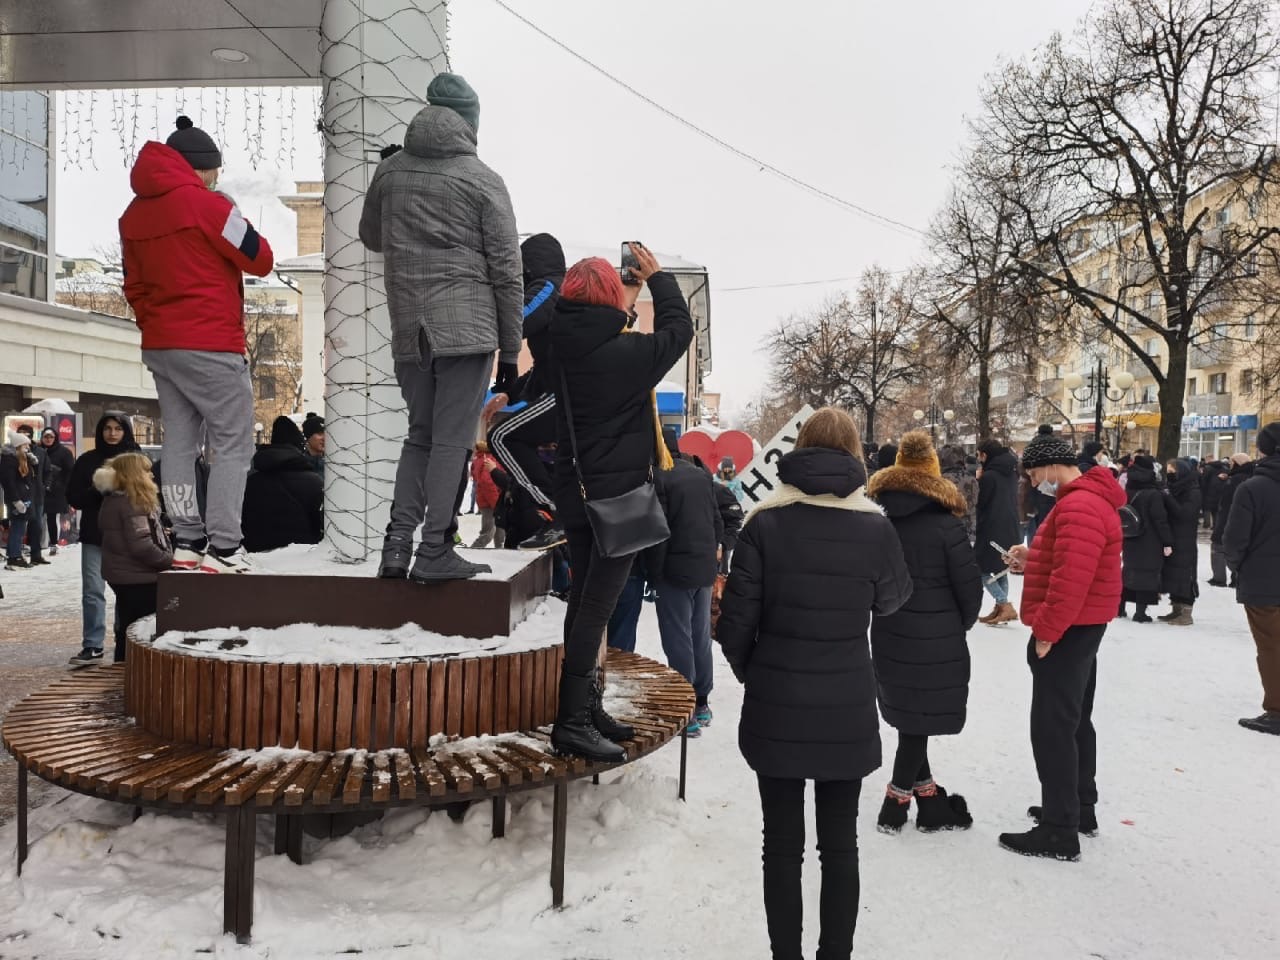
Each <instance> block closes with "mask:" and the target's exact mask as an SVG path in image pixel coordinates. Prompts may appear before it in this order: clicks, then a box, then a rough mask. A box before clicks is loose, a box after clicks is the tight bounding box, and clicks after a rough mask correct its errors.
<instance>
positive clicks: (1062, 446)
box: [1022, 433, 1079, 470]
mask: <svg viewBox="0 0 1280 960" xmlns="http://www.w3.org/2000/svg"><path fill="white" fill-rule="evenodd" d="M1078 460H1079V458H1078V457H1077V456H1076V452H1075V451H1074V450H1072V449H1071V444H1069V443H1067V441H1065V440H1063V439H1061V438H1059V437H1055V436H1052V435H1047V434H1043V433H1037V434H1036V435H1035V436H1034V437H1032V438H1031V441H1030V442H1029V443H1028V444H1027V446H1026V448H1025V449H1024V450H1023V451H1022V469H1024V470H1034V469H1036V468H1037V467H1049V466H1053V465H1054V464H1062V465H1063V466H1067V467H1074V466H1076V464H1077V462H1078Z"/></svg>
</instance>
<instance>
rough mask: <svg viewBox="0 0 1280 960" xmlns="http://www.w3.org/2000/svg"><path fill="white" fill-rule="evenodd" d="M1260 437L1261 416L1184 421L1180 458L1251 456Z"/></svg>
mask: <svg viewBox="0 0 1280 960" xmlns="http://www.w3.org/2000/svg"><path fill="white" fill-rule="evenodd" d="M1257 436H1258V415H1257V414H1256V413H1249V414H1236V413H1230V414H1222V415H1220V416H1205V417H1183V418H1182V445H1181V446H1180V447H1179V448H1178V454H1179V456H1183V457H1195V458H1196V459H1197V460H1223V459H1225V458H1227V457H1229V456H1231V455H1232V454H1233V453H1250V452H1251V451H1252V450H1253V444H1254V441H1255V440H1256V439H1257Z"/></svg>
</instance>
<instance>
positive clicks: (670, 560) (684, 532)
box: [645, 458, 724, 590]
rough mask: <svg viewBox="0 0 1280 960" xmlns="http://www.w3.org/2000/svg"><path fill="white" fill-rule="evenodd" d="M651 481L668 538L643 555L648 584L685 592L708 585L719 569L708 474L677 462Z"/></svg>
mask: <svg viewBox="0 0 1280 960" xmlns="http://www.w3.org/2000/svg"><path fill="white" fill-rule="evenodd" d="M655 481H656V483H657V486H658V499H659V500H660V501H661V502H662V509H663V512H665V513H666V515H667V526H669V527H670V528H671V537H670V539H668V540H666V541H665V542H663V543H660V544H658V545H657V546H656V547H651V548H650V549H649V551H648V552H647V554H646V556H645V565H646V567H647V569H648V570H649V577H650V579H651V580H653V581H654V582H655V583H658V584H662V583H669V584H671V585H672V586H673V587H680V588H683V589H686V590H692V589H693V588H695V587H709V586H711V585H712V584H714V583H715V582H716V574H717V573H718V572H719V570H720V563H719V561H718V560H717V559H716V550H717V549H719V547H720V538H721V536H723V534H724V523H723V522H722V521H721V520H720V508H719V507H718V506H717V504H716V492H715V489H714V488H715V484H714V482H713V481H712V479H711V474H709V473H707V471H705V470H703V469H702V468H701V467H698V466H695V465H694V464H692V463H690V462H689V461H688V460H682V459H679V458H677V459H676V463H675V467H674V468H673V469H671V470H660V471H658V472H657V474H656V475H655Z"/></svg>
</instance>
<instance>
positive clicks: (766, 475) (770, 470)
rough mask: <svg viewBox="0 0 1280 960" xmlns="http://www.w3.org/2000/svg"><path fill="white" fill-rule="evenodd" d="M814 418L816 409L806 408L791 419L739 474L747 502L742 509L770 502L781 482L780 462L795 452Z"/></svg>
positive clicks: (805, 406)
mask: <svg viewBox="0 0 1280 960" xmlns="http://www.w3.org/2000/svg"><path fill="white" fill-rule="evenodd" d="M812 416H813V407H811V406H809V405H808V404H805V405H804V406H803V407H801V408H800V409H799V410H797V411H796V412H795V413H793V414H792V415H791V419H790V420H788V421H787V425H786V426H785V427H783V428H782V429H781V430H779V431H778V434H777V436H775V437H774V438H773V439H772V440H770V441H769V442H768V443H766V444H765V445H764V447H763V449H761V451H760V453H759V454H757V455H756V458H755V459H754V460H752V461H751V462H750V463H749V464H747V468H746V469H745V470H743V471H741V472H740V473H739V474H738V477H739V478H740V479H741V480H742V495H743V497H744V498H745V499H746V502H744V504H743V506H745V507H748V508H750V507H753V506H755V505H756V504H758V503H760V502H762V501H764V500H767V499H768V498H769V494H771V493H773V491H774V490H776V489H777V488H778V487H779V486H781V481H779V480H778V461H779V460H781V459H782V456H783V454H786V453H790V452H791V451H792V450H794V449H795V446H796V437H797V436H799V435H800V428H801V427H803V426H804V422H805V421H806V420H808V419H809V418H810V417H812Z"/></svg>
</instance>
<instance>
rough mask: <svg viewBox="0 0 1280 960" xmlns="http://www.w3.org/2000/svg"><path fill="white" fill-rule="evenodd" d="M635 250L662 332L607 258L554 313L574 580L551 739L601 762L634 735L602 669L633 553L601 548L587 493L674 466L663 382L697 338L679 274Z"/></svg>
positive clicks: (594, 264) (561, 487)
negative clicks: (637, 313) (662, 405)
mask: <svg viewBox="0 0 1280 960" xmlns="http://www.w3.org/2000/svg"><path fill="white" fill-rule="evenodd" d="M631 246H632V250H633V251H634V252H635V254H636V257H637V260H638V261H639V266H638V268H637V269H636V270H635V271H634V272H635V274H636V276H637V279H638V281H646V282H648V284H649V291H650V293H651V294H652V295H653V333H651V334H639V333H631V332H630V331H629V327H630V323H629V312H630V310H631V307H632V306H633V304H634V303H635V295H636V293H638V292H639V287H638V286H633V287H628V288H626V289H624V287H623V285H622V281H621V280H620V279H619V277H618V272H617V270H616V268H614V267H613V266H612V265H611V264H610V263H609V262H608V261H607V260H603V259H601V258H599V257H594V258H591V259H588V260H583V261H581V262H579V263H576V264H574V266H573V267H572V268H570V269H569V271H568V272H567V273H566V274H565V278H564V285H563V286H562V287H561V291H560V300H559V301H558V302H557V304H556V312H555V315H554V316H553V317H552V319H551V349H552V355H553V358H554V362H555V364H556V365H557V373H556V376H555V378H554V379H553V383H554V384H555V387H556V391H557V400H556V432H557V446H556V463H555V473H554V476H553V491H554V493H553V499H554V500H555V503H556V519H557V520H559V521H560V522H561V523H562V524H564V528H565V536H566V538H567V540H568V542H569V558H570V559H569V565H570V568H571V570H572V577H573V579H572V587H571V589H570V591H569V608H568V610H567V611H566V613H565V621H564V665H563V667H562V670H561V675H560V704H559V708H558V712H557V715H556V724H555V727H554V728H553V730H552V733H551V742H552V744H553V746H555V748H556V749H557V750H560V751H563V752H566V753H572V754H577V755H580V756H584V757H588V758H589V759H593V760H602V761H617V760H623V759H625V758H626V752H625V751H624V750H623V749H622V748H621V747H619V746H618V745H617V742H616V741H617V740H627V739H630V738H631V737H632V736H634V731H633V730H631V728H629V727H626V726H624V725H621V724H618V723H616V722H615V721H614V720H613V719H612V718H611V717H609V715H608V714H606V713H605V712H604V709H603V706H602V700H601V684H602V678H601V676H600V674H599V672H598V671H597V669H596V661H597V657H598V655H599V652H600V643H601V638H602V637H603V636H604V634H605V628H606V626H608V623H609V618H610V617H611V616H612V615H613V608H614V606H615V605H616V604H617V602H618V596H619V594H621V593H622V588H623V587H624V586H625V585H626V582H627V577H628V575H629V574H630V572H631V564H632V559H633V557H632V556H616V557H606V556H604V555H603V554H602V553H601V552H600V550H599V548H598V547H597V545H596V543H595V537H594V535H593V534H592V531H591V526H590V524H589V523H588V522H587V514H586V508H585V506H584V505H583V495H584V489H583V488H585V495H586V496H587V497H589V498H590V499H592V500H604V499H608V498H610V497H617V496H621V495H622V494H624V493H627V492H629V491H631V490H635V489H636V488H637V487H639V486H640V485H641V484H643V483H645V482H647V481H648V479H649V477H650V475H651V473H652V471H654V470H655V469H662V468H664V467H665V469H668V470H669V469H671V457H670V454H669V453H668V452H667V448H666V444H665V443H664V442H663V439H662V432H661V429H660V427H659V425H658V414H657V407H656V404H655V399H654V395H653V389H654V387H656V386H657V385H658V383H659V382H660V381H661V380H662V378H663V377H664V376H665V375H666V374H667V372H668V371H669V370H670V369H671V367H672V366H673V365H674V364H675V362H676V361H677V360H679V359H680V356H681V354H683V353H684V352H685V350H687V349H688V347H689V343H690V341H692V340H693V319H692V318H691V317H690V316H689V307H688V305H687V304H686V303H685V301H684V296H683V295H682V294H681V293H680V287H679V285H678V284H677V283H676V280H675V277H673V276H671V275H670V274H668V273H663V272H661V271H660V270H659V267H658V261H657V260H656V259H654V257H653V255H652V254H651V253H649V251H648V250H646V249H644V247H642V246H641V245H640V244H638V243H633V244H632V245H631ZM561 375H562V376H563V379H561ZM566 387H567V393H566V392H565V391H566ZM569 411H572V414H573V423H572V428H573V429H572V432H571V431H570V422H569ZM575 441H576V442H575ZM575 457H576V459H577V469H575V464H574V460H575ZM579 469H580V470H581V473H582V478H583V480H582V486H581V487H580V486H579V482H578V470H579ZM610 734H612V737H610Z"/></svg>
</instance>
